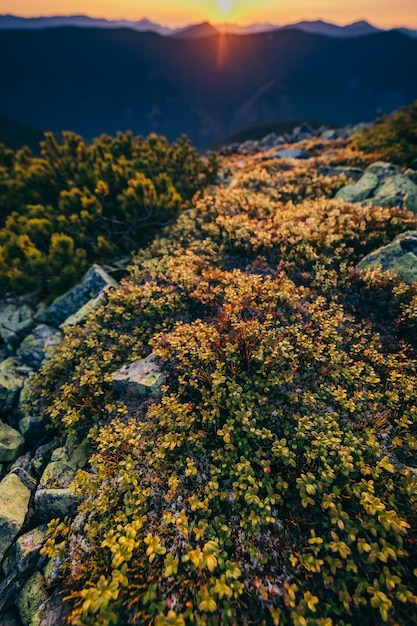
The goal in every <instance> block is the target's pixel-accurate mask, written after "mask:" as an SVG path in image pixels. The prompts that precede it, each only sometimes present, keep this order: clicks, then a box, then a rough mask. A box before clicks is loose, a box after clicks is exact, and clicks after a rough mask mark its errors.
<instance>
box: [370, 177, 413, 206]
mask: <svg viewBox="0 0 417 626" xmlns="http://www.w3.org/2000/svg"><path fill="white" fill-rule="evenodd" d="M372 204H375V205H379V206H382V207H387V206H400V207H402V206H405V207H407V209H408V210H409V211H412V212H413V213H417V185H416V184H415V183H414V182H413V181H412V180H411V179H410V178H409V177H408V176H405V175H403V174H395V175H394V176H390V177H389V178H387V179H386V180H385V181H384V182H383V183H382V184H381V185H380V186H379V187H378V189H377V192H376V193H375V195H374V197H373V198H372Z"/></svg>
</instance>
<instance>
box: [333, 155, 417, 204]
mask: <svg viewBox="0 0 417 626" xmlns="http://www.w3.org/2000/svg"><path fill="white" fill-rule="evenodd" d="M335 197H336V198H341V199H342V200H344V201H345V202H362V203H364V204H366V203H367V202H370V203H371V204H373V205H378V206H382V207H389V206H398V207H404V208H407V209H409V210H410V211H413V212H414V213H417V185H416V183H415V182H414V181H413V180H412V178H410V176H408V175H407V174H406V173H404V174H403V173H401V171H400V170H399V168H398V167H396V166H395V165H393V164H392V163H386V162H384V161H377V162H376V163H373V164H372V165H370V166H369V167H368V168H367V169H366V170H365V173H364V174H363V176H362V177H361V178H360V179H359V180H358V181H357V182H356V184H354V185H346V186H345V187H342V189H339V191H338V192H337V193H336V196H335Z"/></svg>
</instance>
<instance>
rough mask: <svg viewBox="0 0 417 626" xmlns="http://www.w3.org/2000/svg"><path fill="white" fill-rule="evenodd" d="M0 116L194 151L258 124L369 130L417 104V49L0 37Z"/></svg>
mask: <svg viewBox="0 0 417 626" xmlns="http://www.w3.org/2000/svg"><path fill="white" fill-rule="evenodd" d="M0 57H1V58H3V59H6V58H7V59H8V61H7V63H2V64H0V85H1V92H2V97H1V98H0V116H2V117H6V118H12V119H15V120H17V121H18V122H20V123H23V124H27V125H29V126H32V127H35V128H45V129H50V130H52V131H55V132H59V131H62V130H73V131H75V132H78V133H80V134H82V135H83V136H84V137H86V138H87V139H88V138H92V137H95V136H97V135H100V134H101V133H104V132H105V133H108V134H115V133H116V132H117V131H118V130H125V129H131V130H132V131H133V132H134V133H137V134H145V135H146V134H148V133H150V132H157V133H161V134H164V135H166V136H167V137H168V138H169V139H170V140H173V139H175V138H177V137H178V136H179V135H181V134H182V133H187V134H188V135H189V136H190V138H191V139H192V140H193V142H195V144H196V145H197V146H198V147H205V146H208V145H209V144H211V143H212V142H213V141H215V140H216V138H218V137H221V136H224V135H226V134H228V133H231V132H233V131H234V130H236V129H239V128H241V127H245V126H251V125H253V124H260V123H266V122H270V121H279V120H288V119H303V118H310V119H320V120H323V121H324V122H327V123H329V124H335V125H336V124H345V123H355V122H359V121H368V120H372V119H374V117H375V112H376V111H377V110H381V111H382V112H389V111H391V110H393V109H395V108H398V107H399V106H402V105H404V104H408V103H410V102H412V101H413V100H414V99H416V98H417V81H416V80H415V77H416V76H417V40H416V39H413V38H410V37H407V36H405V35H403V34H401V33H400V32H397V31H390V32H380V33H376V34H373V35H368V36H363V37H358V38H330V37H324V36H321V35H314V34H308V33H304V32H301V31H297V30H278V31H273V32H269V33H262V34H256V35H245V36H242V35H224V34H222V35H217V34H214V35H212V36H208V37H204V38H201V37H191V38H190V37H186V38H181V37H180V38H178V37H162V36H159V35H157V34H155V33H151V32H146V33H138V32H135V31H133V30H131V29H89V28H82V29H80V28H73V27H63V28H52V29H45V30H27V31H23V30H21V31H3V32H0Z"/></svg>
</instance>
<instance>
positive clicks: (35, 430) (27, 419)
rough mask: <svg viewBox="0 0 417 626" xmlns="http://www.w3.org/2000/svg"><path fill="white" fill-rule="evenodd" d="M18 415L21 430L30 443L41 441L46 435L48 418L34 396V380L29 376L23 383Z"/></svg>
mask: <svg viewBox="0 0 417 626" xmlns="http://www.w3.org/2000/svg"><path fill="white" fill-rule="evenodd" d="M18 409H19V410H18V413H19V416H20V419H19V430H20V432H21V433H22V435H24V436H25V437H26V439H27V440H28V441H36V442H38V443H39V441H40V440H41V439H42V437H43V436H44V435H45V433H46V425H47V421H48V420H47V418H46V416H45V414H44V412H43V411H41V410H40V409H39V400H37V399H36V398H34V397H33V394H32V378H31V377H30V376H29V377H28V378H26V380H25V382H24V383H23V387H22V391H21V392H20V396H19V405H18Z"/></svg>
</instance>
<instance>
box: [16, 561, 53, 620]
mask: <svg viewBox="0 0 417 626" xmlns="http://www.w3.org/2000/svg"><path fill="white" fill-rule="evenodd" d="M47 600H48V594H47V593H46V590H45V581H44V579H43V576H42V574H41V573H40V572H35V573H34V574H33V576H31V577H30V578H29V580H28V581H27V582H26V584H25V585H24V587H23V589H22V591H21V592H20V595H19V598H18V600H17V602H16V606H17V609H18V611H19V613H20V617H21V620H22V622H23V623H24V624H26V625H27V626H40V623H41V611H40V608H41V605H42V604H43V603H44V602H46V601H47Z"/></svg>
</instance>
